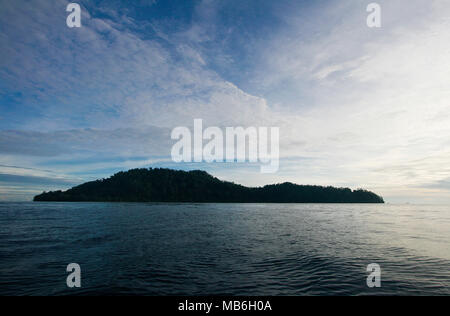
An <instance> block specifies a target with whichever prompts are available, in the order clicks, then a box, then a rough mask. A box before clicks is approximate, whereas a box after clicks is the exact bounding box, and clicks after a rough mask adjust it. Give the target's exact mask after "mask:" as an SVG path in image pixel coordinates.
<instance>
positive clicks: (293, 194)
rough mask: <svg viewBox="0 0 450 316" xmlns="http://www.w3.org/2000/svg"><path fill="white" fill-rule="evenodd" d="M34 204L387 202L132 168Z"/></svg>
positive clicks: (344, 192)
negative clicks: (253, 185)
mask: <svg viewBox="0 0 450 316" xmlns="http://www.w3.org/2000/svg"><path fill="white" fill-rule="evenodd" d="M34 201H48V202H50V201H54V202H192V203H204V202H208V203H214V202H217V203H384V201H383V198H382V197H380V196H378V195H377V194H375V193H373V192H370V191H366V190H363V189H358V190H351V189H348V188H334V187H330V186H329V187H322V186H312V185H297V184H293V183H289V182H286V183H281V184H272V185H266V186H264V187H257V188H250V187H245V186H242V185H239V184H235V183H232V182H226V181H221V180H219V179H217V178H215V177H213V176H211V175H210V174H208V173H207V172H205V171H200V170H195V171H179V170H171V169H152V168H150V169H133V170H129V171H127V172H119V173H117V174H115V175H113V176H112V177H110V178H108V179H101V180H96V181H92V182H87V183H84V184H82V185H79V186H76V187H73V188H71V189H69V190H67V191H54V192H44V193H42V194H40V195H37V196H35V197H34Z"/></svg>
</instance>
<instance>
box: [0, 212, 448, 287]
mask: <svg viewBox="0 0 450 316" xmlns="http://www.w3.org/2000/svg"><path fill="white" fill-rule="evenodd" d="M72 262H74V263H78V264H79V265H80V266H81V279H82V281H81V282H82V287H81V288H80V289H69V288H67V286H66V277H67V275H68V273H67V272H66V266H67V265H68V264H69V263H72ZM370 263H378V264H379V265H380V267H381V288H368V287H367V285H366V278H367V276H368V274H369V273H368V272H366V267H367V265H368V264H370ZM71 294H77V295H97V294H125V295H131V294H143V295H212V294H216V295H218V294H220V295H222V294H223V295H375V294H377V295H378V294H394V295H426V294H431V295H450V207H449V206H415V205H389V204H386V205H375V204H372V205H360V204H356V205H355V204H340V205H337V204H137V203H117V204H113V203H0V295H71Z"/></svg>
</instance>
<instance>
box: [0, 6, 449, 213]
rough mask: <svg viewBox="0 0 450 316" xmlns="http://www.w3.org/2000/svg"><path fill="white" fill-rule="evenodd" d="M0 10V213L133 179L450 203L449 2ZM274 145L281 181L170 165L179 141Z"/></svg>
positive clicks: (225, 167)
mask: <svg viewBox="0 0 450 316" xmlns="http://www.w3.org/2000/svg"><path fill="white" fill-rule="evenodd" d="M371 2H372V1H354V0H339V1H338V0H329V1H324V0H316V1H301V0H299V1H287V0H278V1H270V0H245V1H242V0H239V1H237V0H226V1H225V0H222V1H216V0H202V1H200V0H199V1H188V0H178V1H166V0H164V1H162V0H139V1H119V0H108V1H101V0H99V1H94V0H85V1H78V2H76V3H78V4H79V5H80V6H81V12H82V16H81V23H82V26H81V27H80V28H69V27H68V26H67V25H66V18H67V16H68V15H69V13H68V12H66V7H67V4H68V3H69V2H68V1H65V0H31V1H24V0H15V1H10V0H0V56H1V58H0V201H23V200H25V201H26V200H31V199H32V197H33V195H35V194H39V193H41V192H42V191H44V190H45V191H48V190H56V189H67V188H70V187H72V186H74V185H77V184H81V183H83V182H86V181H91V180H94V179H99V178H105V177H108V176H110V175H112V174H114V173H115V172H118V171H121V170H128V169H131V168H144V167H145V168H147V167H167V168H174V169H183V170H192V169H202V170H206V171H208V172H210V173H211V174H213V175H214V176H217V177H218V178H220V179H223V180H229V181H233V182H236V183H241V184H244V185H250V186H260V185H265V184H270V183H280V182H285V181H290V182H294V183H299V184H317V185H333V186H339V187H351V188H353V189H356V188H365V189H368V190H372V191H374V192H376V193H378V194H380V195H382V196H383V197H384V199H385V200H386V201H387V202H389V203H405V202H409V203H424V204H426V203H433V204H439V203H450V165H449V162H450V111H449V110H450V107H449V105H450V104H449V103H450V85H449V83H450V40H449V38H450V2H448V1H442V0H409V1H406V0H383V1H382V0H379V1H376V2H377V3H378V4H379V5H380V7H381V27H380V28H369V27H368V26H367V23H366V19H367V16H368V15H369V13H368V12H367V11H366V8H367V5H368V4H369V3H371ZM197 118H201V119H202V120H203V125H204V126H218V127H226V126H244V127H248V126H255V127H258V126H268V127H271V126H273V127H279V129H280V167H279V170H278V172H276V173H273V174H262V173H260V168H259V165H255V164H249V163H244V164H243V163H220V162H216V163H204V162H203V163H182V164H179V163H175V162H173V161H172V159H171V156H170V152H171V147H172V145H173V144H174V141H173V140H172V139H171V138H170V133H171V131H172V129H173V128H175V127H177V126H192V124H193V120H194V119H197Z"/></svg>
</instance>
